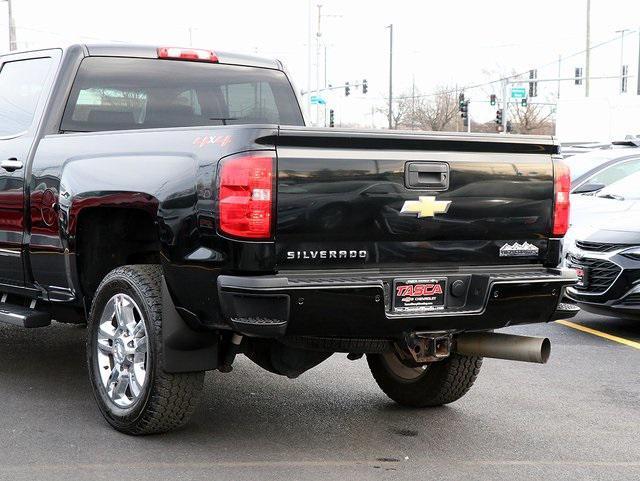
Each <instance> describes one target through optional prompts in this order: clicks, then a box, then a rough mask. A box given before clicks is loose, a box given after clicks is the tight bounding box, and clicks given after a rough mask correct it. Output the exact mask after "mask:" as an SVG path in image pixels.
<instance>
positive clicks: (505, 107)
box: [502, 79, 510, 134]
mask: <svg viewBox="0 0 640 481" xmlns="http://www.w3.org/2000/svg"><path fill="white" fill-rule="evenodd" d="M509 93H510V92H509V81H508V80H507V79H504V81H503V83H502V133H503V134H506V133H507V118H508V117H509V97H508V95H509Z"/></svg>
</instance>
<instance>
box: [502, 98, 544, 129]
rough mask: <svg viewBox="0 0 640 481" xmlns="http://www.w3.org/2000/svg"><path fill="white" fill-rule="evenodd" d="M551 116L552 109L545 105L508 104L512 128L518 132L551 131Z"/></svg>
mask: <svg viewBox="0 0 640 481" xmlns="http://www.w3.org/2000/svg"><path fill="white" fill-rule="evenodd" d="M552 116H553V111H552V110H551V109H549V108H548V107H547V106H545V105H540V104H533V103H527V105H526V106H522V105H521V104H519V103H517V104H515V105H514V104H511V105H510V106H509V117H510V118H511V119H512V126H513V130H514V132H515V133H518V134H547V133H553V131H554V125H553V122H552V120H551V118H552Z"/></svg>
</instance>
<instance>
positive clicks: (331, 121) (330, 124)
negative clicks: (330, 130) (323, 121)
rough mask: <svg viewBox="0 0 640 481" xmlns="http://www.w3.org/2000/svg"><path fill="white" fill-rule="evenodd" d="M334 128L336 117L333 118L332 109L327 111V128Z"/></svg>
mask: <svg viewBox="0 0 640 481" xmlns="http://www.w3.org/2000/svg"><path fill="white" fill-rule="evenodd" d="M335 126H336V117H335V112H334V111H333V109H330V110H329V127H335Z"/></svg>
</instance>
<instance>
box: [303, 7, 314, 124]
mask: <svg viewBox="0 0 640 481" xmlns="http://www.w3.org/2000/svg"><path fill="white" fill-rule="evenodd" d="M307 7H308V11H307V13H308V18H307V29H308V30H307V98H306V99H303V102H304V103H305V109H304V111H305V113H306V114H307V119H306V120H307V122H311V88H312V82H311V63H312V62H311V55H312V51H313V47H312V46H311V44H312V35H313V0H309V1H308V5H307Z"/></svg>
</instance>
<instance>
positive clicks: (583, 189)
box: [571, 184, 605, 194]
mask: <svg viewBox="0 0 640 481" xmlns="http://www.w3.org/2000/svg"><path fill="white" fill-rule="evenodd" d="M604 188H605V185H604V184H582V185H581V186H580V187H577V188H576V189H575V190H573V191H571V193H572V194H588V193H590V192H597V191H599V190H600V189H604Z"/></svg>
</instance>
